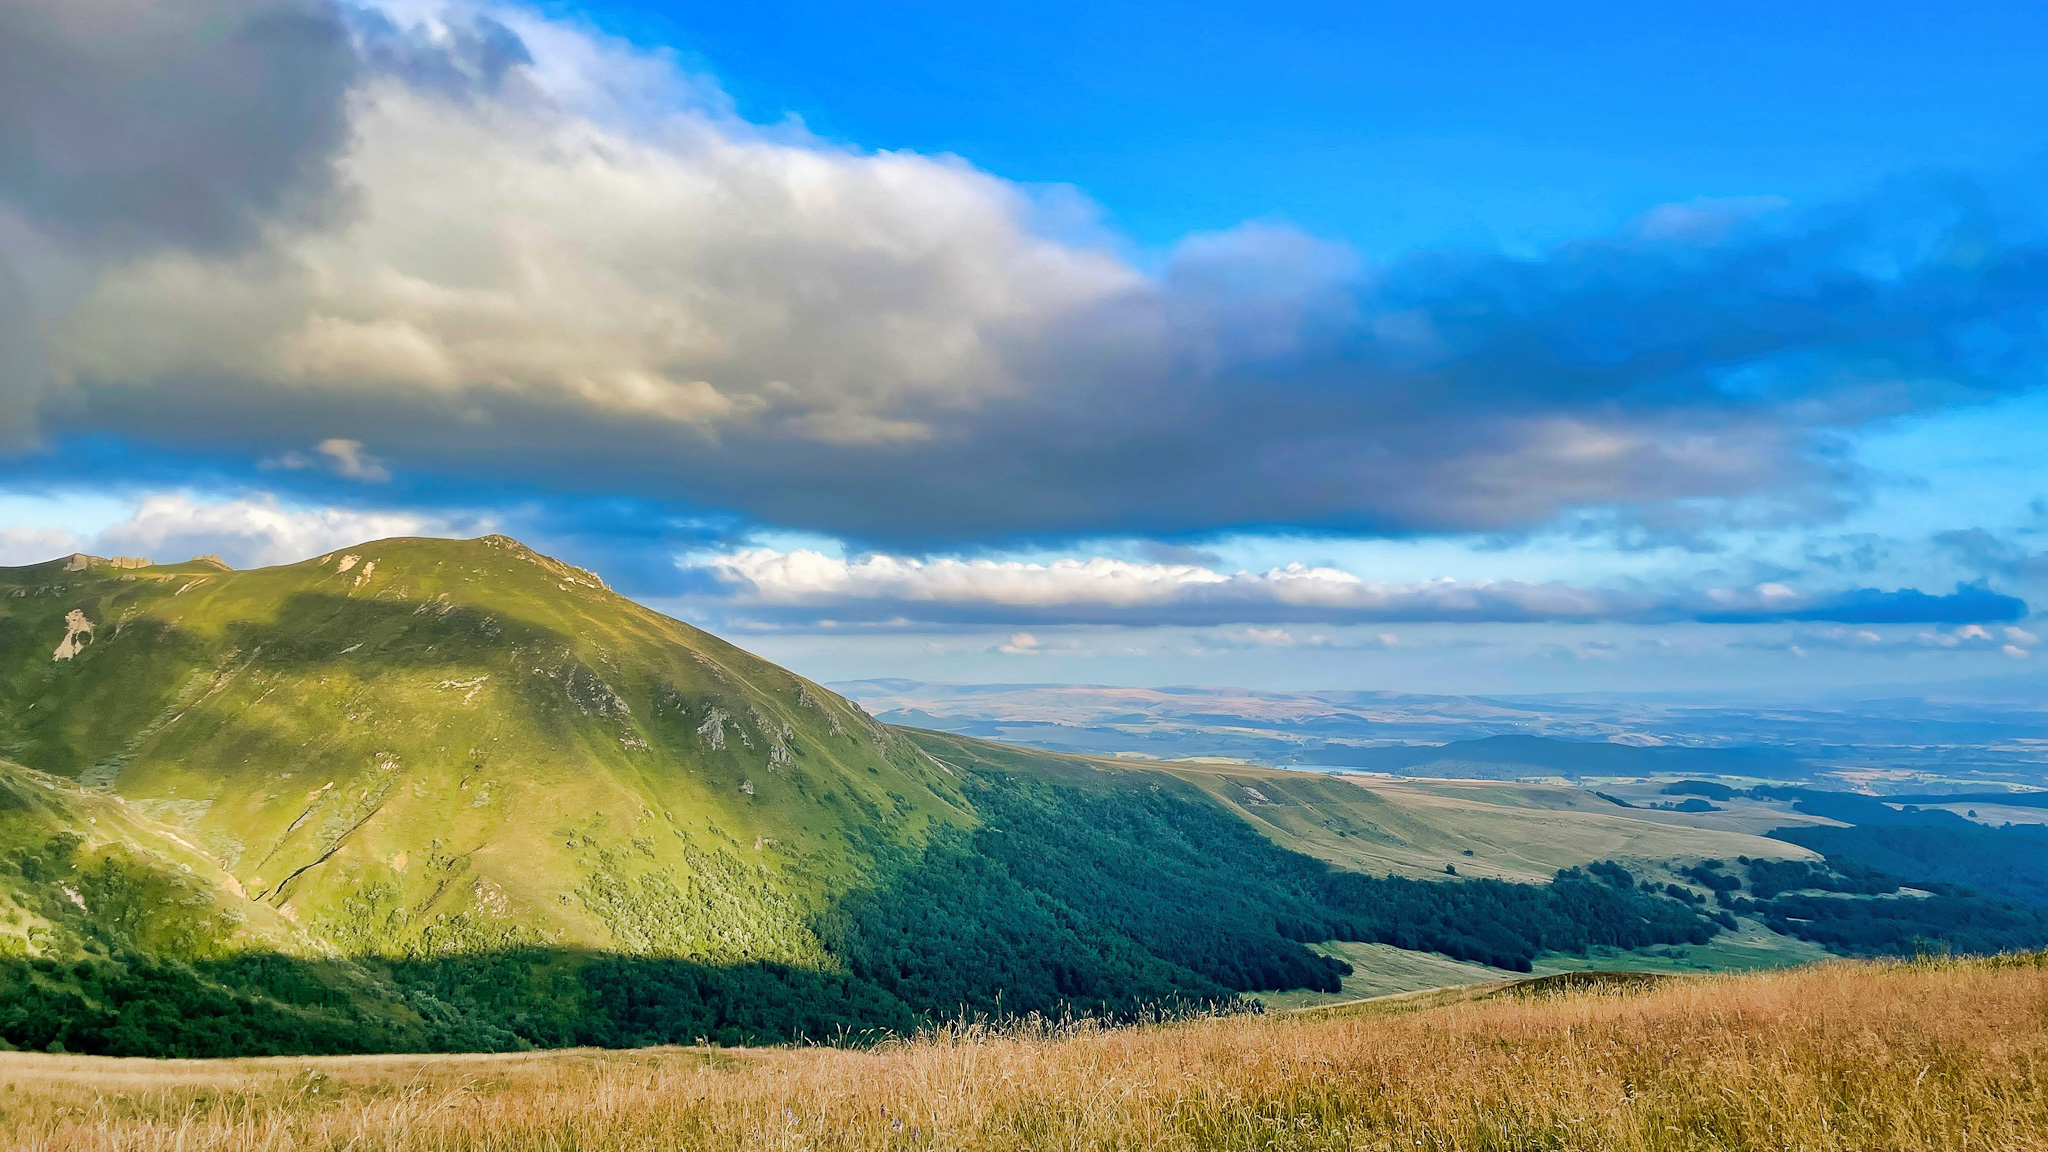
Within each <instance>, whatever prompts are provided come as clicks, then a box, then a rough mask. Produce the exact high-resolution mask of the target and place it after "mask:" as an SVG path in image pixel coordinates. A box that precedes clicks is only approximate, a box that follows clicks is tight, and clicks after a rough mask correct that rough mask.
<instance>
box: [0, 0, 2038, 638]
mask: <svg viewBox="0 0 2048 1152" xmlns="http://www.w3.org/2000/svg"><path fill="white" fill-rule="evenodd" d="M0 156H4V157H5V158H6V159H5V160H4V161H0V257H4V259H0V267H4V268H6V269H8V270H9V271H8V272H7V273H0V306H4V307H0V315H4V316H7V317H9V318H10V319H4V320H0V435H4V436H6V437H8V438H9V439H10V441H11V442H12V443H13V444H15V445H17V446H19V445H25V444H30V443H34V442H36V441H37V440H38V439H40V438H47V437H51V436H62V435H74V434H111V435H116V436H122V437H129V438H133V439H135V440H138V441H147V442H151V443H157V444H162V445H167V446H170V447H173V448H176V449H178V450H181V451H206V452H214V453H218V454H221V455H222V456H239V457H240V458H244V459H247V460H251V461H254V460H285V459H289V458H291V457H289V456H288V455H287V454H291V453H297V454H299V455H298V457H297V458H298V459H300V460H302V461H307V462H311V463H315V464H320V466H321V467H322V468H324V469H326V470H328V471H342V472H344V473H345V472H346V470H347V469H348V468H349V467H351V465H349V464H347V462H346V461H345V460H343V459H342V458H341V457H339V456H337V455H335V454H334V453H332V452H326V451H325V449H324V448H323V449H322V450H321V453H322V455H319V456H308V455H306V451H307V449H306V446H307V445H323V446H324V445H353V448H351V449H350V452H351V453H353V455H352V457H350V458H351V459H355V460H358V461H368V462H370V463H368V464H363V465H360V466H359V467H360V468H361V469H362V478H364V479H375V478H377V477H380V476H382V475H383V474H384V473H385V472H386V470H388V471H389V472H391V473H412V474H418V475H438V476H447V477H457V478H461V479H463V480H464V481H465V482H474V483H486V484H488V483H493V482H502V481H510V480H516V481H518V482H521V483H526V484H534V485H541V486H545V487H551V488H553V489H556V490H560V491H565V492H581V493H619V494H630V495H633V496H636V497H640V498H646V499H652V500H657V501H666V502H670V503H673V504H677V505H682V506H691V507H699V508H710V509H716V510H720V511H729V512H733V513H737V514H739V515H741V516H744V517H746V518H749V519H751V520H753V521H755V522H759V523H767V524H773V525H782V526H794V527H802V528H808V529H813V530H818V531H823V532H829V533H832V534H834V535H838V536H841V537H843V538H848V539H854V540H861V541H866V542H869V543H871V544H877V545H887V546H890V547H896V548H914V549H922V548H935V547H944V546H947V545H952V544H958V543H962V542H968V541H987V540H991V539H1003V538H1034V537H1035V538H1048V539H1050V538H1059V537H1078V536H1087V535H1103V534H1118V535H1146V534H1157V535H1166V534H1176V535H1191V534H1192V535H1199V534H1202V533H1207V532H1216V531H1222V530H1227V529H1238V528H1257V527H1262V526H1286V527H1293V528H1304V529H1315V530H1323V531H1334V532H1355V533H1392V534H1400V533H1421V532H1436V531H1472V530H1484V531H1513V530H1519V529H1524V528H1528V527H1530V526H1534V525H1539V524H1543V523H1545V522H1547V521H1550V520H1552V519H1553V518H1555V517H1556V516H1557V515H1559V514H1560V513H1563V512H1568V511H1572V510H1577V509H1614V510H1619V511H1620V512H1621V513H1622V514H1624V515H1627V516H1633V517H1636V518H1639V519H1641V520H1643V521H1646V522H1649V523H1653V524H1663V525H1683V524H1687V523H1693V522H1698V521H1701V520H1703V519H1704V520H1715V519H1719V520H1728V519H1731V518H1739V517H1749V518H1755V517H1766V518H1777V519H1781V520H1782V519H1784V518H1787V517H1791V518H1797V517H1804V516H1815V515H1822V514H1825V513H1826V512H1827V511H1829V510H1830V509H1832V508H1834V507H1835V506H1836V505H1837V504H1838V503H1839V502H1840V501H1842V500H1844V499H1847V498H1850V497H1852V496H1853V493H1854V486H1855V482H1856V479H1857V477H1856V472H1855V469H1854V466H1853V463H1852V462H1851V460H1850V459H1849V458H1848V455H1847V454H1846V451H1845V449H1844V447H1843V440H1842V437H1843V436H1844V435H1845V434H1846V433H1849V432H1852V431H1853V430H1855V429H1857V428H1859V427H1862V426H1864V425H1866V424H1868V423H1869V422H1871V421H1873V420H1878V419H1882V418H1885V417H1889V416H1894V415H1897V414H1901V413H1911V412H1916V411H1924V410H1927V409H1928V408H1930V407H1933V406H1938V405H1946V404H1953V403H1958V402H1967V401H1970V400H1972V399H1981V398H1986V397H1991V396H1996V395H2000V394H2004V393H2007V392H2010V391H2013V390H2016V389H2020V388H2025V387H2032V386H2034V384H2035V382H2036V381H2037V380H2038V379H2040V378H2041V369H2042V367H2043V366H2044V362H2048V356H2044V355H2043V352H2044V346H2043V319H2042V318H2043V317H2044V316H2048V308H2044V305H2048V271H2044V269H2048V259H2044V257H2048V249H2044V248H2043V247H2042V245H2041V244H2040V243H2039V242H2038V241H2036V240H2033V239H2030V238H2027V237H2025V236H2023V235H2018V234H2009V233H2008V232H2007V231H2005V230H2004V226H2003V225H2002V224H2001V222H2000V220H1999V219H1998V218H1997V217H1996V214H1995V213H1993V212H1992V211H1991V210H1990V209H1988V208H1987V207H1985V205H1984V203H1983V202H1982V200H1981V198H1980V197H1978V196H1977V195H1976V194H1975V193H1974V192H1973V191H1972V190H1970V189H1968V188H1961V187H1946V186H1937V185H1918V186H1913V187H1901V188H1895V189H1889V190H1886V191H1884V192H1882V193H1880V194H1877V195H1874V196H1872V197H1870V198H1868V199H1867V200H1865V201H1862V202H1859V203H1854V204H1847V205H1841V206H1837V207H1834V208H1830V209H1826V210H1819V211H1790V210H1786V209H1782V208H1777V207H1774V206H1772V205H1769V204H1759V203H1750V202H1743V203H1731V204H1723V205H1714V204H1705V205H1690V206H1674V207H1668V208H1665V209H1661V210H1659V211H1657V212H1655V213H1652V214H1650V215H1649V216H1647V217H1645V218H1644V219H1643V220H1642V221H1641V222H1639V223H1638V224H1637V225H1636V226H1634V227H1632V228H1630V229H1627V230H1625V231H1623V232H1622V233H1620V234H1617V235H1614V236H1609V237H1605V238H1601V239H1597V240H1588V241H1584V242H1580V243H1576V244H1571V245H1566V246H1563V247H1561V248H1558V249H1556V250H1554V251H1551V252H1549V253H1546V254H1544V255H1542V256H1540V257H1536V258H1528V259H1519V258H1508V257H1503V256H1490V255H1449V254H1425V255H1419V256H1415V257H1412V258H1409V259H1405V260H1401V261H1398V262H1396V263H1394V264H1392V265H1389V266H1384V267H1366V266H1364V265H1362V264H1361V262H1360V261H1358V260H1357V259H1356V258H1355V257H1354V256H1353V255H1352V254H1350V253H1349V252H1348V251H1346V250H1344V249H1343V248H1342V247H1340V246H1336V245H1332V244H1328V243H1325V242H1322V241H1319V240H1317V239H1315V238H1312V237H1309V236H1305V235H1302V234H1300V233H1298V232H1296V231H1293V230H1290V229H1287V228H1283V227H1273V226H1248V227H1244V228H1239V229H1236V230H1232V231H1229V232H1226V233H1222V234H1217V235H1210V236H1201V237H1193V238H1190V239H1189V240H1187V241H1186V242H1185V243H1183V244H1181V245H1180V246H1179V247H1178V248H1177V249H1176V250H1175V251H1174V252H1172V253H1171V254H1170V256H1169V258H1168V259H1166V260H1165V261H1164V263H1163V266H1161V267H1159V268H1157V269H1150V268H1145V267H1141V266H1140V264H1139V263H1138V262H1136V261H1134V260H1133V259H1132V258H1130V257H1129V256H1128V255H1127V254H1125V253H1124V252H1123V251H1121V250H1120V248H1119V247H1118V245H1117V244H1116V242H1115V241H1114V239H1113V238H1109V237H1105V236H1104V235H1103V234H1102V233H1101V231H1100V229H1099V228H1097V227H1096V226H1095V224H1094V222H1093V221H1092V219H1091V217H1090V215H1089V213H1088V212H1087V210H1086V209H1085V207H1077V206H1076V200H1075V198H1074V197H1072V196H1071V195H1066V194H1049V193H1045V192H1043V191H1041V190H1033V189H1028V188H1024V187H1021V186H1018V185H1016V184H1013V183H1010V182H1007V181H1004V180H1002V179H1000V178H998V177H996V176H993V175H991V174H989V173H986V172H983V171H980V170H978V169H975V168H974V167H972V166H971V165H969V164H967V163H965V162H963V161H960V160H958V159H956V158H952V157H945V156H925V155H918V154H913V153H905V152H864V151H859V150H856V149H853V148H849V147H845V146H841V145H838V144H835V143H831V142H828V141H822V140H819V139H816V138H813V137H811V136H808V135H806V134H804V133H803V132H802V131H800V130H798V129H795V128H790V127H771V128H764V127H761V126H757V125H752V124H748V123H745V122H743V121H741V120H740V119H738V118H737V117H736V116H734V115H733V114H732V112H731V111H730V108H729V105H728V103H727V101H725V100H724V98H723V97H722V95H721V94H720V93H719V92H718V90H717V88H716V86H715V85H713V84H711V83H709V82H708V81H706V80H704V79H703V78H701V77H696V76H692V75H689V74H687V73H685V72H683V71H681V70H679V69H678V68H677V67H676V66H675V65H674V64H673V63H672V62H670V61H669V60H668V59H666V58H665V57H662V56H660V55H658V54H651V53H647V52H643V51H641V50H638V49H635V48H633V47H630V46H628V45H625V44H622V43H619V42H617V41H613V40H609V39H607V38H605V37H603V36H602V35H599V34H597V33H594V32H591V31H589V30H588V29H585V28H581V27H579V26H576V25H574V24H570V23H565V22H563V21H561V20H557V19H551V18H548V17H544V16H542V15H539V14H537V13H536V12H534V11H532V10H528V9H524V8H519V7H507V6H491V5H475V4H462V3H458V4H454V5H449V6H434V5H424V4H414V3H399V2H397V0H393V2H391V3H388V4H384V5H381V6H371V7H357V6H343V5H337V4H333V3H327V2H323V0H195V2H194V3H191V4H181V5H173V6H163V5H154V4H147V3H143V2H142V0H87V2H85V3H80V2H78V0H61V2H60V0H27V2H25V3H18V4H14V5H10V6H8V7H7V8H6V10H5V11H4V12H0ZM138 189H149V190H152V191H151V193H150V194H149V195H143V194H141V193H139V192H138ZM323 459H324V460H325V461H327V463H321V461H322V460H323ZM308 471H312V469H308ZM1104 579H1111V578H1108V577H1105V578H1104ZM1117 579H1121V578H1117ZM1318 579H1320V578H1310V577H1286V578H1277V577H1276V578H1274V580H1273V581H1272V583H1271V585H1270V587H1274V588H1279V587H1283V586H1284V587H1286V588H1288V589H1290V590H1291V591H1290V592H1289V593H1288V595H1298V596H1311V592H1313V594H1314V595H1321V594H1323V592H1324V591H1325V590H1326V589H1325V585H1324V584H1323V583H1318V582H1317V580H1318ZM1290 581H1291V582H1290ZM1224 583H1225V584H1228V583H1229V581H1228V580H1225V581H1224ZM1118 586H1119V587H1120V586H1121V585H1118ZM1181 594H1183V595H1187V596H1196V595H1197V594H1196V593H1195V592H1193V591H1188V590H1185V589H1184V590H1183V592H1182V593H1181ZM1200 595H1206V596H1223V595H1226V593H1224V592H1222V591H1210V592H1204V593H1200ZM1343 595H1344V596H1372V595H1378V593H1372V592H1368V591H1360V590H1350V591H1346V592H1344V593H1343ZM1388 595H1392V593H1388ZM1415 595H1418V596H1420V595H1424V593H1420V592H1418V593H1415ZM1427 595H1428V596H1433V597H1437V598H1439V599H1441V598H1443V597H1453V598H1458V597H1469V598H1475V599H1474V600H1473V602H1474V603H1479V602H1484V603H1488V604H1497V605H1499V607H1494V608H1487V609H1484V610H1483V611H1484V612H1494V613H1499V614H1501V615H1503V616H1511V615H1513V613H1515V612H1521V613H1524V614H1525V615H1532V616H1546V618H1547V614H1552V613H1558V612H1568V611H1570V603H1572V602H1574V601H1573V598H1574V597H1575V596H1578V595H1580V594H1578V593H1573V592H1571V591H1569V590H1564V589H1555V588H1549V587H1546V586H1527V587H1521V586H1517V587H1513V588H1509V587H1500V588H1494V589H1491V590H1489V591H1486V592H1479V591H1475V590H1471V589H1466V588H1459V589H1457V590H1455V591H1454V592H1453V591H1439V592H1430V593H1427ZM1311 598H1313V597H1312V596H1311ZM1937 599H1940V598H1937ZM1404 602H1405V601H1404ZM1560 602H1563V606H1562V607H1560V606H1559V603H1560ZM1347 610H1349V609H1347ZM1973 610H1974V609H1973ZM1389 611H1393V610H1392V609H1389ZM1475 611H1479V610H1477V609H1475Z"/></svg>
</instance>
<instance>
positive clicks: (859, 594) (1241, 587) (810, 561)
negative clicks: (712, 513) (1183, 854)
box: [684, 548, 2027, 643]
mask: <svg viewBox="0 0 2048 1152" xmlns="http://www.w3.org/2000/svg"><path fill="white" fill-rule="evenodd" d="M684 566H685V568H686V570H687V571H688V572H689V573H690V574H692V575H694V576H697V577H700V578H703V580H708V582H709V583H710V584H711V585H712V586H713V587H714V588H715V589H716V593H715V595H716V597H717V600H718V602H719V604H720V606H721V607H723V608H724V609H727V610H730V611H733V612H736V613H740V614H745V615H750V616H752V617H755V618H759V619H765V620H784V621H789V620H805V619H810V620H815V619H821V618H830V619H833V620H840V621H884V620H901V621H919V622H927V623H945V624H975V623H980V624H1026V623H1043V624H1123V625H1168V624H1171V625H1186V626H1201V625H1221V624H1279V623H1332V624H1358V623H1374V622H1448V621H1462V622H1475V623H1476V622H1485V623H1527V622H1537V621H1553V622H1555V621H1580V622H1590V621H1628V622H1640V623H1656V622H1668V621H1677V620H1698V621H1703V622H1709V623H1779V622H1811V621H1830V622H1852V623H1957V622H1980V621H1981V622H2002V621H2010V620H2017V619H2019V618H2021V617H2022V616H2024V615H2025V614H2026V610H2027V606H2026V604H2025V602H2024V601H2021V600H2018V599H2016V598H2014V597H2010V596H2004V595H2000V594H1998V593H1995V592H1992V591H1990V590H1988V589H1985V588H1982V587H1978V586H1975V585H1960V586H1958V587H1957V589H1956V591H1955V592H1954V593H1951V594H1947V595H1930V594H1928V593H1924V592H1921V591H1919V590H1917V589H1910V588H1908V589H1900V590H1897V591H1893V592H1881V591H1878V590H1876V589H1861V590H1854V591H1847V592H1824V593H1818V594H1811V593H1803V592H1800V591H1797V590H1795V589H1793V588H1792V587H1790V586H1788V585H1785V584H1782V583H1765V584H1759V585H1756V586H1754V587H1751V588H1742V589H1710V590H1705V591H1693V590H1685V589H1675V590H1664V591H1652V590H1645V589H1636V588H1629V589H1614V588H1582V587H1577V586H1574V585H1570V584H1566V583H1563V582H1528V581H1512V580H1494V581H1458V580H1429V581H1421V582H1416V583H1407V584H1399V583H1388V582H1381V581H1370V580H1366V579H1363V578H1361V577H1359V576H1357V575H1355V574H1353V573H1351V572H1347V571H1344V570H1343V569H1340V568H1334V567H1329V566H1309V565H1304V564H1288V565H1284V566H1281V567H1276V568H1271V569H1268V570H1266V571H1264V572H1248V571H1239V572H1234V573H1226V572H1219V571H1217V570H1215V569H1212V568H1208V567H1204V566H1201V565H1196V564H1147V563H1137V562H1133V561H1128V560H1118V559H1111V558H1106V557H1100V556H1097V557H1090V558H1086V559H1081V558H1065V559H1058V560H1053V561H1050V562H1030V561H1021V560H996V559H955V558H943V557H942V558H935V559H918V558H914V557H905V556H893V555H887V554H880V553H877V554H870V555H867V556H861V557H856V558H852V559H846V558H840V557H835V556H829V555H827V554H825V553H822V552H818V551H814V550H811V549H792V550H786V551H785V550H778V549H772V548H746V549H739V550H736V551H732V552H727V553H721V554H716V555H711V556H704V557H697V558H694V559H692V560H690V561H687V562H686V563H685V565H684ZM700 582H702V581H701V580H700ZM1255 631H1256V630H1251V631H1248V632H1247V633H1246V638H1250V637H1251V636H1252V635H1253V634H1255ZM1264 634H1265V635H1267V636H1269V637H1274V638H1277V637H1287V638H1288V640H1289V642H1290V643H1292V642H1297V641H1295V640H1294V638H1293V637H1292V635H1291V634H1289V633H1287V632H1285V631H1284V630H1280V629H1271V630H1267V631H1265V632H1264ZM1389 642H1391V641H1389Z"/></svg>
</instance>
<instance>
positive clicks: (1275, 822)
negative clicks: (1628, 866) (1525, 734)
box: [1158, 763, 1815, 880]
mask: <svg viewBox="0 0 2048 1152" xmlns="http://www.w3.org/2000/svg"><path fill="white" fill-rule="evenodd" d="M1158 770H1160V771H1163V772H1168V773H1171V774H1172V775H1174V776H1176V777H1179V778H1180V779H1183V780H1186V781H1188V782H1189V783H1192V784H1194V785H1196V786H1197V787H1199V788H1201V789H1202V790H1203V791H1204V792H1206V793H1207V794H1208V795H1210V796H1212V797H1214V798H1215V799H1216V800H1217V801H1218V802H1220V803H1222V804H1224V805H1227V806H1228V807H1230V808H1231V809H1233V810H1234V811H1236V812H1237V813H1238V814H1239V815H1241V816H1242V817H1244V819H1245V820H1246V821H1247V822H1248V823H1250V824H1251V825H1252V826H1253V827H1255V828H1258V829H1259V830H1260V831H1261V832H1263V833H1265V834H1266V835H1267V836H1268V837H1270V838H1271V839H1272V840H1273V841H1274V842H1275V843H1277V844H1280V845H1282V846H1284V847H1287V848H1291V849H1293V850H1294V851H1297V852H1305V853H1308V854H1309V855H1312V856H1317V857H1320V858H1322V859H1324V860H1328V861H1329V862H1331V863H1332V864H1336V865H1338V866H1340V867H1345V868H1357V869H1360V870H1363V871H1367V872H1376V873H1383V874H1389V875H1403V876H1441V875H1444V866H1445V865H1450V866H1452V867H1454V868H1456V869H1458V871H1459V873H1460V874H1461V875H1468V876H1494V877H1499V878H1501V879H1507V880H1541V879H1547V878H1548V877H1549V876H1550V875H1551V874H1552V873H1554V872H1556V871H1557V870H1558V869H1560V868H1570V867H1572V866H1574V865H1579V864H1587V863H1590V862H1592V861H1595V860H1609V859H1622V860H1659V861H1661V860H1672V859H1679V858H1685V857H1725V858H1728V859H1731V860H1732V859H1734V858H1736V857H1738V856H1758V857H1765V858H1770V859H1778V858H1787V859H1812V858H1815V854H1814V853H1812V852H1808V851H1807V850H1805V849H1803V848H1800V847H1798V846H1797V845H1793V844H1787V843H1785V842H1784V841H1782V840H1772V839H1769V838H1768V837H1764V836H1759V835H1754V834H1751V833H1747V832H1738V831H1732V830H1727V829H1722V828H1714V827H1699V826H1691V825H1688V824H1684V823H1679V822H1677V819H1676V818H1673V819H1659V818H1658V817H1663V816H1668V815H1669V814H1666V813H1645V812H1641V811H1631V810H1629V809H1626V808H1623V807H1621V806H1620V805H1617V804H1613V803H1611V802H1609V801H1607V800H1603V799H1601V798H1600V797H1599V796H1597V795H1595V794H1593V793H1592V792H1590V791H1587V790H1586V789H1583V788H1573V787H1567V786H1564V785H1553V784H1517V783H1505V782H1499V781H1464V780H1433V781H1392V780H1375V779H1371V778H1361V777H1348V776H1329V775H1321V774H1318V773H1311V772H1287V771H1275V770H1273V769H1262V768H1241V767H1236V766H1224V765H1209V764H1184V763H1168V764H1162V765H1159V766H1158ZM1795 819H1796V818H1795Z"/></svg>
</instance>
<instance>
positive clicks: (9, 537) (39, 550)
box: [0, 524, 81, 568]
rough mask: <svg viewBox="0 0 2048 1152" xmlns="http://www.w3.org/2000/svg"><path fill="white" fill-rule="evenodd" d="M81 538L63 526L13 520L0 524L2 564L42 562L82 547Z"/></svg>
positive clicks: (0, 559) (0, 555) (18, 564)
mask: <svg viewBox="0 0 2048 1152" xmlns="http://www.w3.org/2000/svg"><path fill="white" fill-rule="evenodd" d="M80 543H81V542H80V540H79V538H78V537H77V536H76V535H74V534H72V533H70V532H66V531H65V530H63V529H62V528H39V527H33V526H29V525H20V524H10V525H8V526H6V527H4V528H0V565H4V566H6V567H10V568H12V567H19V566H21V565H23V564H40V563H42V562H43V561H45V560H50V559H53V558H55V557H58V556H65V555H69V554H70V553H72V552H76V551H78V550H79V544H80Z"/></svg>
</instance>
